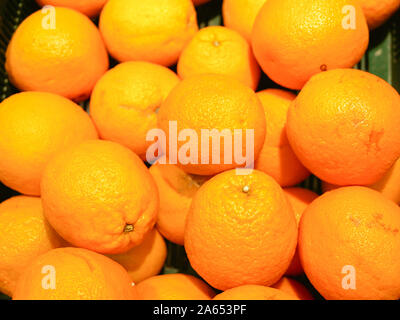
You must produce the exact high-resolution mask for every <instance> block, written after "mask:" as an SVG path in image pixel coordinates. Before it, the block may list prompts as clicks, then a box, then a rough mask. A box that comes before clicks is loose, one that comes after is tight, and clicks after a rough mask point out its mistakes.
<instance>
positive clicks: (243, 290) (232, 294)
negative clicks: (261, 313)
mask: <svg viewBox="0 0 400 320" xmlns="http://www.w3.org/2000/svg"><path fill="white" fill-rule="evenodd" d="M214 300H298V299H296V298H295V297H294V296H293V295H290V294H288V293H286V292H284V291H282V290H278V289H275V288H269V287H264V286H258V285H244V286H240V287H236V288H232V289H229V290H226V291H225V292H222V293H220V294H218V295H216V296H215V297H214Z"/></svg>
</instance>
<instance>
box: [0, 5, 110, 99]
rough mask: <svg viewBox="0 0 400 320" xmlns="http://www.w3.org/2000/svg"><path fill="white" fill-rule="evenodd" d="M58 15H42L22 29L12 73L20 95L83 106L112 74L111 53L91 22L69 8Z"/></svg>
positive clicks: (13, 44) (10, 61) (11, 53)
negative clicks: (53, 96) (44, 95)
mask: <svg viewBox="0 0 400 320" xmlns="http://www.w3.org/2000/svg"><path fill="white" fill-rule="evenodd" d="M54 10H55V11H54V13H53V12H50V13H43V12H42V11H37V12H35V13H33V14H32V15H30V16H29V17H28V18H26V19H25V20H24V21H23V22H22V23H21V24H20V25H19V27H18V28H17V30H16V31H15V33H14V35H13V37H12V39H11V41H10V43H9V45H8V48H7V53H6V70H7V73H8V75H9V77H10V80H11V82H12V83H13V84H14V85H15V86H16V87H17V88H18V89H20V90H23V91H28V90H32V91H46V92H52V93H57V94H60V95H62V96H65V97H67V98H70V99H73V100H76V101H82V100H85V99H87V98H88V97H89V95H90V93H91V92H92V89H93V87H94V85H95V83H96V81H97V80H98V79H99V78H100V77H101V76H102V75H103V74H104V72H106V70H107V69H108V55H107V51H106V48H105V46H104V43H103V40H102V39H101V35H100V33H99V31H98V30H97V28H96V26H95V25H94V24H93V22H91V21H90V20H89V18H88V17H86V16H85V15H83V14H81V13H80V12H77V11H75V10H72V9H68V8H61V7H57V8H55V9H54ZM52 15H55V16H54V18H52ZM55 17H56V18H55Z"/></svg>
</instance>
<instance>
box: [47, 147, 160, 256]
mask: <svg viewBox="0 0 400 320" xmlns="http://www.w3.org/2000/svg"><path fill="white" fill-rule="evenodd" d="M41 190H42V200H43V208H44V213H45V216H46V218H47V219H48V220H49V222H50V224H51V225H52V226H53V227H54V229H56V231H57V232H58V233H59V234H60V235H61V236H62V237H63V238H64V239H65V240H67V241H68V242H70V243H71V244H73V245H75V246H78V247H83V248H87V249H91V250H94V251H97V252H100V253H109V254H115V253H123V252H126V251H128V250H129V249H131V248H132V247H134V246H135V245H138V244H140V243H141V242H142V240H143V238H144V236H145V235H146V234H147V233H148V232H149V231H150V230H151V229H152V228H153V225H154V223H155V222H156V219H157V212H158V205H159V200H158V192H157V186H156V185H155V183H154V181H153V178H152V177H151V175H150V173H149V172H148V169H147V168H146V166H145V165H144V164H143V162H142V161H141V160H140V158H139V157H138V156H137V155H136V154H134V153H133V152H132V151H130V150H129V149H127V148H125V147H123V146H121V145H119V144H117V143H114V142H109V141H101V140H91V141H86V142H83V143H81V144H78V145H77V146H74V147H71V148H68V149H66V150H65V151H63V152H60V153H58V154H57V155H56V156H55V157H53V159H52V160H51V161H50V162H49V164H48V165H47V167H46V169H45V172H44V174H43V178H42V182H41Z"/></svg>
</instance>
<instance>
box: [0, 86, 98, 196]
mask: <svg viewBox="0 0 400 320" xmlns="http://www.w3.org/2000/svg"><path fill="white" fill-rule="evenodd" d="M96 138H97V132H96V129H95V127H94V125H93V123H92V121H91V120H90V118H89V116H88V114H87V113H85V112H84V111H83V110H82V108H80V107H79V106H78V105H76V104H75V103H73V102H71V101H70V100H68V99H65V98H63V97H61V96H58V95H55V94H51V93H43V92H23V93H18V94H15V95H13V96H11V97H9V98H7V99H5V100H3V101H2V102H1V104H0V154H1V157H0V180H1V182H2V183H4V184H5V185H7V186H8V187H10V188H12V189H15V190H17V191H19V192H20V193H23V194H27V195H37V196H38V195H40V179H41V176H42V173H43V170H44V167H45V165H46V164H47V162H48V161H49V159H50V158H51V157H52V156H53V155H54V154H56V153H57V152H59V151H61V150H64V149H65V148H67V147H69V146H71V145H74V144H76V143H79V142H82V141H84V140H88V139H96Z"/></svg>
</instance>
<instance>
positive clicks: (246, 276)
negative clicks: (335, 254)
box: [185, 170, 297, 290]
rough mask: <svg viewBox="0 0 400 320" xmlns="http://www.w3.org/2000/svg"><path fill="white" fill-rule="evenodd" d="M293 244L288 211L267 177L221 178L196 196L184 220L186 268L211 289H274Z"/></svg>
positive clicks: (232, 172)
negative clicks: (262, 287)
mask: <svg viewBox="0 0 400 320" xmlns="http://www.w3.org/2000/svg"><path fill="white" fill-rule="evenodd" d="M296 243H297V226H296V220H295V217H294V213H293V210H292V208H291V207H290V204H289V202H288V201H287V199H286V197H285V195H284V193H283V191H282V189H281V187H280V186H279V185H278V184H277V183H276V182H275V180H274V179H272V178H271V177H270V176H268V175H266V174H265V173H263V172H261V171H257V170H253V172H252V173H251V174H247V175H237V174H236V171H235V170H230V171H227V172H223V173H220V174H218V175H216V176H215V177H213V178H211V179H210V180H208V181H207V182H205V183H204V184H203V185H202V186H201V187H200V189H199V190H198V191H197V193H196V194H195V196H194V198H193V201H192V205H191V208H190V212H189V215H188V218H187V223H186V230H185V249H186V253H187V255H188V258H189V261H190V264H191V265H192V267H193V268H194V270H196V271H197V272H198V274H199V275H200V276H201V277H203V278H204V280H206V281H207V282H208V283H209V284H210V285H211V286H213V287H214V288H217V289H219V290H227V289H230V288H234V287H237V286H241V285H246V284H257V285H266V286H268V285H272V284H274V283H275V282H277V281H278V280H279V279H280V278H281V277H282V275H283V274H284V273H285V271H286V269H287V268H288V266H289V264H290V261H291V259H292V258H293V255H294V252H295V249H296Z"/></svg>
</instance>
